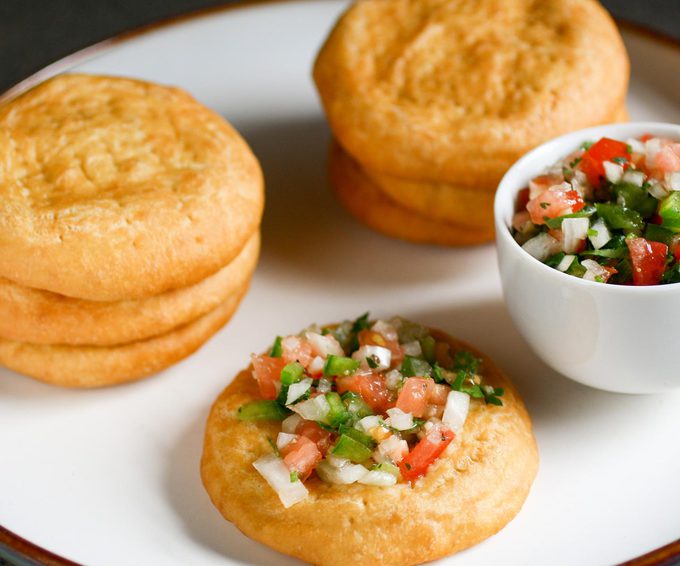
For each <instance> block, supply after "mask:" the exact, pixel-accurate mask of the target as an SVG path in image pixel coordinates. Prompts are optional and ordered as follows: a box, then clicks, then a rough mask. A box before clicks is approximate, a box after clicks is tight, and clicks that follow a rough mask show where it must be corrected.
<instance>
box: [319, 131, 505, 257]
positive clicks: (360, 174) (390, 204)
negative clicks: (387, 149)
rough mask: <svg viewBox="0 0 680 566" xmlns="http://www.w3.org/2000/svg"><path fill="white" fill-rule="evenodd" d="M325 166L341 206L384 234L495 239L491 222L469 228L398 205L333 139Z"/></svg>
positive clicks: (419, 239)
mask: <svg viewBox="0 0 680 566" xmlns="http://www.w3.org/2000/svg"><path fill="white" fill-rule="evenodd" d="M328 167H329V177H330V181H331V187H332V188H333V190H334V191H335V194H336V195H337V197H338V199H339V200H340V202H341V203H342V204H343V206H344V207H345V208H346V209H347V210H348V211H349V212H350V213H352V214H353V215H354V216H355V217H356V218H358V219H359V220H360V221H361V222H363V223H364V224H366V225H367V226H368V227H370V228H372V229H374V230H377V231H378V232H381V233H383V234H385V235H387V236H390V237H392V238H399V239H401V240H406V241H408V242H415V243H424V244H438V245H442V246H464V245H470V244H480V243H484V242H490V241H491V240H493V238H494V228H493V224H488V223H480V224H478V225H476V226H473V227H471V226H469V225H467V224H456V223H453V222H442V221H438V220H433V219H431V218H429V217H427V216H424V215H422V214H420V213H418V212H416V211H414V210H412V209H409V208H406V207H403V206H400V205H399V204H398V203H396V202H395V201H394V200H392V199H391V198H389V197H388V196H387V195H386V194H385V193H384V192H383V191H381V190H380V188H378V186H377V185H376V184H375V183H374V182H373V181H372V180H371V179H369V178H368V176H367V175H366V174H365V172H364V170H363V169H361V167H360V165H359V164H358V163H357V162H356V161H355V160H354V159H352V157H350V156H349V155H348V154H347V153H346V152H345V151H343V150H342V148H341V147H340V146H339V145H338V144H337V143H336V142H333V143H332V145H331V150H330V156H329V166H328Z"/></svg>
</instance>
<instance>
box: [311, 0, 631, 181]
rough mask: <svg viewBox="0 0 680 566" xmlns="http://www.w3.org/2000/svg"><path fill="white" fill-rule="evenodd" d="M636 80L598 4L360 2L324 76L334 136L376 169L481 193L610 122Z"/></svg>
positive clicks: (320, 62)
mask: <svg viewBox="0 0 680 566" xmlns="http://www.w3.org/2000/svg"><path fill="white" fill-rule="evenodd" d="M628 76H629V63H628V58H627V55H626V51H625V48H624V46H623V42H622V40H621V37H620V35H619V33H618V31H617V29H616V26H615V24H614V23H613V21H612V19H611V18H610V17H609V15H608V14H607V13H606V11H605V10H604V9H603V8H602V7H601V6H600V5H599V4H598V3H597V2H595V1H594V0H371V1H359V2H356V3H355V4H354V5H353V6H352V7H351V8H350V9H349V10H348V11H347V12H346V13H345V15H344V16H343V17H342V18H341V19H340V21H339V22H338V24H337V25H336V27H335V28H334V30H333V31H332V33H331V35H330V37H329V38H328V40H327V41H326V43H325V45H324V47H323V48H322V50H321V52H320V54H319V56H318V59H317V62H316V65H315V70H314V77H315V80H316V84H317V86H318V89H319V92H320V95H321V99H322V102H323V105H324V108H325V110H326V114H327V115H328V119H329V122H330V124H331V129H332V130H333V132H334V134H335V136H336V137H337V138H338V139H339V141H340V143H341V145H342V146H343V147H344V148H345V149H346V150H347V151H348V152H349V153H350V154H351V155H353V156H354V157H355V158H356V159H359V160H360V161H361V162H362V163H363V164H364V165H365V166H366V167H369V168H371V169H374V170H376V171H378V172H381V173H385V174H389V175H393V176H397V177H403V178H407V179H412V180H416V181H423V182H444V183H454V184H456V185H457V186H467V187H473V188H474V187H477V186H480V185H481V186H483V187H489V186H495V184H497V183H498V181H499V180H500V178H501V176H502V174H503V173H504V171H505V170H506V169H507V168H508V167H509V166H510V165H511V164H512V163H513V162H514V161H515V160H516V159H517V158H518V157H519V156H520V155H522V154H523V153H525V152H526V151H528V150H529V149H531V148H533V147H535V146H536V145H539V144H540V143H542V142H544V141H546V140H547V139H550V138H552V137H554V136H556V135H559V134H562V133H565V132H568V131H571V130H576V129H579V128H582V127H586V126H593V125H596V124H600V123H603V122H606V121H607V120H608V118H609V117H610V116H611V115H612V114H613V112H614V111H615V110H616V109H618V108H621V107H622V105H623V101H624V97H625V94H626V89H627V85H628Z"/></svg>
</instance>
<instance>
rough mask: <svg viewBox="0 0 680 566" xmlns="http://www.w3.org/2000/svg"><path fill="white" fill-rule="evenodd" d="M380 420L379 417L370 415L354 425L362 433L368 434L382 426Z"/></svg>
mask: <svg viewBox="0 0 680 566" xmlns="http://www.w3.org/2000/svg"><path fill="white" fill-rule="evenodd" d="M380 420H381V419H380V417H379V416H378V415H369V416H368V417H364V418H363V419H360V420H358V421H357V422H356V424H355V425H354V428H356V429H357V430H360V431H362V432H368V431H369V430H371V429H373V428H375V427H377V426H380Z"/></svg>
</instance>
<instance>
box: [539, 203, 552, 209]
mask: <svg viewBox="0 0 680 566" xmlns="http://www.w3.org/2000/svg"><path fill="white" fill-rule="evenodd" d="M539 204H540V205H541V208H542V209H543V210H545V209H546V208H548V207H549V206H550V203H549V202H541V203H539Z"/></svg>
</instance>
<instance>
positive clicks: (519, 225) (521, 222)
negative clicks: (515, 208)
mask: <svg viewBox="0 0 680 566" xmlns="http://www.w3.org/2000/svg"><path fill="white" fill-rule="evenodd" d="M530 221H531V216H529V211H527V210H521V211H519V212H516V213H515V215H514V216H513V217H512V227H513V228H514V229H515V230H517V231H521V230H522V229H523V228H524V227H525V226H526V224H527V222H530Z"/></svg>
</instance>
